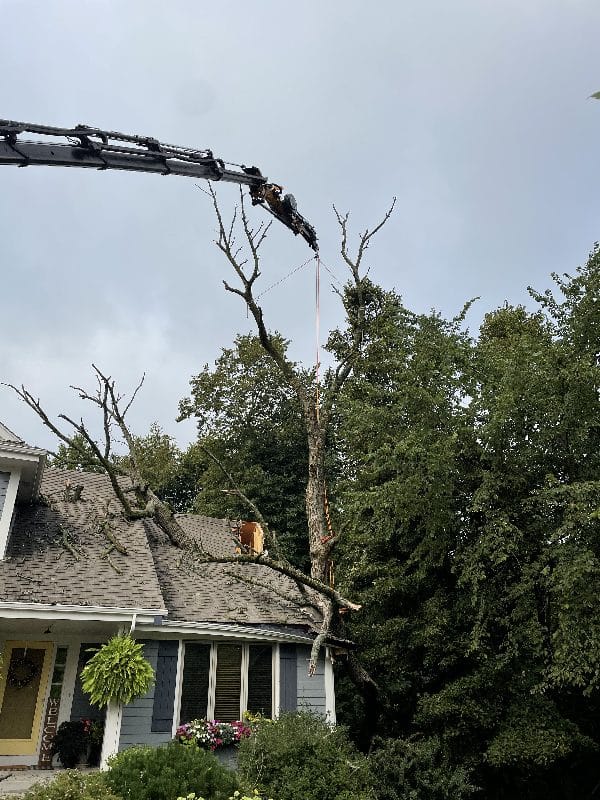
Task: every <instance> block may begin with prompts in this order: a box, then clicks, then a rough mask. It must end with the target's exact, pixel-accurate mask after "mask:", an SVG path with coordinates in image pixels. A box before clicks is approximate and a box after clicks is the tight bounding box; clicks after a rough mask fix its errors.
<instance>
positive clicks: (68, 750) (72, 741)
mask: <svg viewBox="0 0 600 800" xmlns="http://www.w3.org/2000/svg"><path fill="white" fill-rule="evenodd" d="M88 744H89V739H88V736H87V734H86V731H85V727H84V724H83V722H82V721H81V720H73V721H71V722H69V721H67V722H63V723H62V724H61V725H60V726H59V728H58V730H57V731H56V736H55V737H54V741H53V742H52V753H57V754H58V757H59V758H60V763H61V764H62V765H63V767H68V768H69V769H72V768H73V767H76V766H77V764H78V762H79V760H80V758H81V757H82V756H83V755H84V754H85V753H86V752H87V749H88Z"/></svg>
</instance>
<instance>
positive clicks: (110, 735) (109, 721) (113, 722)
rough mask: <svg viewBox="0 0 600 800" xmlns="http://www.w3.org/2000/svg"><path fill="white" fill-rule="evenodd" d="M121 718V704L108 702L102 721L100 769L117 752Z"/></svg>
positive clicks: (103, 767) (104, 767)
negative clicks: (102, 738) (102, 734)
mask: <svg viewBox="0 0 600 800" xmlns="http://www.w3.org/2000/svg"><path fill="white" fill-rule="evenodd" d="M122 717H123V706H122V704H121V703H116V702H115V701H114V700H110V701H109V703H108V706H107V708H106V719H105V720H104V740H103V742H102V754H101V756H100V769H106V767H107V763H108V759H109V758H110V757H111V756H112V755H114V754H115V753H117V752H118V751H119V738H120V736H121V719H122Z"/></svg>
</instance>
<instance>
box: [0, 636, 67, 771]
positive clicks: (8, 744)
mask: <svg viewBox="0 0 600 800" xmlns="http://www.w3.org/2000/svg"><path fill="white" fill-rule="evenodd" d="M53 648H54V645H53V644H52V642H5V643H4V649H3V651H2V662H3V663H2V672H1V673H0V755H2V756H17V755H18V756H28V755H33V754H34V753H35V752H36V751H37V746H38V741H39V737H40V723H41V720H42V713H43V704H44V698H45V696H46V689H47V686H48V675H49V672H50V662H51V660H52V650H53Z"/></svg>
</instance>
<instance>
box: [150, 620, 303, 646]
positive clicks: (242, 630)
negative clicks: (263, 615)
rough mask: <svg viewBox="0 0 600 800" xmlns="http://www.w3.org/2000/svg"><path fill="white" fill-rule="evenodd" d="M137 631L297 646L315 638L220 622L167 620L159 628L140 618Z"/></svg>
mask: <svg viewBox="0 0 600 800" xmlns="http://www.w3.org/2000/svg"><path fill="white" fill-rule="evenodd" d="M136 630H137V632H138V633H140V631H144V632H145V633H146V632H148V633H149V632H150V631H151V630H154V631H157V632H161V633H168V634H176V635H179V636H183V637H185V636H190V635H192V634H194V633H195V634H198V635H199V636H201V635H204V636H210V637H211V638H212V639H250V640H252V641H254V642H256V641H264V642H295V643H297V644H312V641H313V637H312V636H310V635H309V634H302V633H285V632H283V631H266V630H264V629H263V628H250V627H247V626H245V625H228V624H227V623H218V622H177V621H175V620H173V621H172V622H170V621H168V620H165V621H164V622H163V623H162V625H160V627H157V626H154V625H147V624H144V623H142V622H139V617H138V624H137V626H136Z"/></svg>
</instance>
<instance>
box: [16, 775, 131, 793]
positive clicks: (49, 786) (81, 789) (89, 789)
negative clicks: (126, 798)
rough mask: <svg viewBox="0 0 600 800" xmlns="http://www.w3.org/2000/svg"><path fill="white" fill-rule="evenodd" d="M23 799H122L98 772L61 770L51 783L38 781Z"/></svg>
mask: <svg viewBox="0 0 600 800" xmlns="http://www.w3.org/2000/svg"><path fill="white" fill-rule="evenodd" d="M21 800H121V798H120V797H119V796H118V795H116V794H113V792H112V791H111V789H110V788H109V787H108V786H107V785H106V783H105V782H104V776H103V775H100V774H98V773H92V774H85V773H83V772H78V771H77V770H68V771H67V772H61V773H60V774H59V775H57V777H56V778H54V779H53V780H51V781H50V782H49V783H38V784H36V785H35V786H32V787H31V789H29V791H28V792H26V793H25V794H24V795H21Z"/></svg>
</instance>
